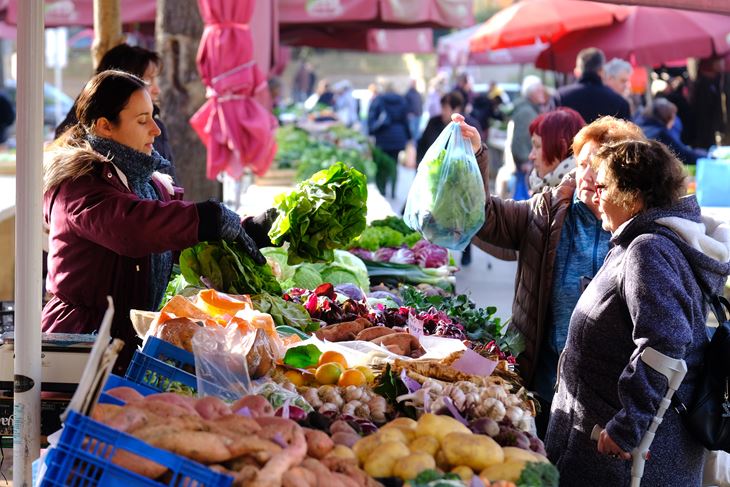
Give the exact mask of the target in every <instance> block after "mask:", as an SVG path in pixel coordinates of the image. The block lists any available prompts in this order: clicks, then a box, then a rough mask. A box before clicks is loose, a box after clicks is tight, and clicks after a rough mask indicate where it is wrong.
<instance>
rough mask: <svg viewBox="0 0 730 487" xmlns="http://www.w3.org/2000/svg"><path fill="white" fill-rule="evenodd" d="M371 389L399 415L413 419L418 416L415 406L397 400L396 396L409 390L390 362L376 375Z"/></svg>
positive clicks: (407, 392) (408, 392)
mask: <svg viewBox="0 0 730 487" xmlns="http://www.w3.org/2000/svg"><path fill="white" fill-rule="evenodd" d="M373 391H375V392H376V393H378V394H379V395H381V396H383V397H384V398H385V400H386V401H387V402H388V404H390V405H391V406H393V408H395V410H396V412H398V413H399V415H401V416H405V417H407V418H413V419H416V418H417V417H418V414H417V411H416V408H415V407H413V406H408V405H406V403H405V401H398V399H397V398H398V396H402V395H404V394H410V393H411V391H410V390H408V386H406V385H405V384H404V383H403V381H402V380H401V378H400V377H399V376H398V373H397V372H395V371H393V369H392V368H391V367H390V364H387V365H386V366H385V370H384V371H383V373H382V374H380V376H378V379H377V383H376V385H375V387H373Z"/></svg>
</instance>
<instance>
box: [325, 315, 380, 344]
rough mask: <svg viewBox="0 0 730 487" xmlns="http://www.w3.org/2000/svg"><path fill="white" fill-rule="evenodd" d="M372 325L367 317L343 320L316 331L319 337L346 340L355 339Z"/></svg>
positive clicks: (331, 340)
mask: <svg viewBox="0 0 730 487" xmlns="http://www.w3.org/2000/svg"><path fill="white" fill-rule="evenodd" d="M369 326H372V323H370V322H369V321H368V320H366V319H365V318H358V319H356V320H355V321H343V322H342V323H337V324H334V325H329V326H325V327H324V328H320V329H319V330H317V331H316V332H314V334H315V335H317V338H319V339H320V340H327V341H330V342H344V341H348V340H354V339H355V337H356V336H357V335H358V333H360V332H361V331H363V330H364V329H365V328H367V327H369Z"/></svg>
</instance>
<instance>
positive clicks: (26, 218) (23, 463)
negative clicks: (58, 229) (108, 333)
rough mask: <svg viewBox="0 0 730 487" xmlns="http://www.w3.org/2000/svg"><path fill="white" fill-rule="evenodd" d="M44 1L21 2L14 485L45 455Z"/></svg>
mask: <svg viewBox="0 0 730 487" xmlns="http://www.w3.org/2000/svg"><path fill="white" fill-rule="evenodd" d="M43 52H44V51H43V0H23V1H22V2H18V94H17V114H18V115H17V117H18V118H17V124H16V138H17V152H16V165H15V167H16V179H15V191H16V201H15V205H16V218H15V252H16V255H15V265H16V267H15V361H14V367H15V381H14V388H13V392H14V394H13V398H14V409H13V415H14V425H13V485H14V486H16V487H21V486H23V487H25V486H30V485H32V476H31V463H32V462H33V460H35V459H36V458H38V455H39V453H40V409H41V407H40V406H41V404H40V403H41V292H42V287H41V273H42V270H41V263H42V262H41V256H42V246H41V243H42V241H41V238H42V235H41V231H42V222H43V215H42V209H41V200H42V190H41V180H42V174H41V168H42V160H43Z"/></svg>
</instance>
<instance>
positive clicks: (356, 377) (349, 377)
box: [337, 369, 368, 387]
mask: <svg viewBox="0 0 730 487" xmlns="http://www.w3.org/2000/svg"><path fill="white" fill-rule="evenodd" d="M367 381H368V380H367V379H366V378H365V374H363V373H362V372H360V371H359V370H357V369H349V370H346V371H344V372H343V373H342V375H341V376H340V380H339V381H337V385H338V386H340V387H347V386H357V387H360V386H364V385H365V384H366V383H367Z"/></svg>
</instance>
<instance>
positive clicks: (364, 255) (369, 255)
mask: <svg viewBox="0 0 730 487" xmlns="http://www.w3.org/2000/svg"><path fill="white" fill-rule="evenodd" d="M348 252H350V253H351V254H353V255H356V256H358V257H360V258H361V259H365V260H377V259H375V255H374V254H373V252H371V251H369V250H367V249H361V248H359V247H357V248H354V249H350V250H348Z"/></svg>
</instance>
